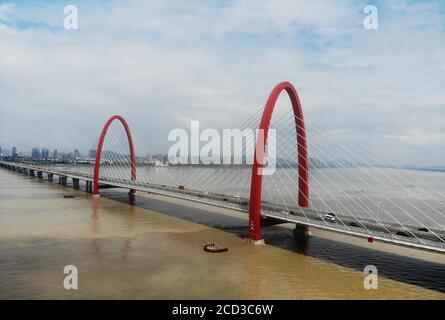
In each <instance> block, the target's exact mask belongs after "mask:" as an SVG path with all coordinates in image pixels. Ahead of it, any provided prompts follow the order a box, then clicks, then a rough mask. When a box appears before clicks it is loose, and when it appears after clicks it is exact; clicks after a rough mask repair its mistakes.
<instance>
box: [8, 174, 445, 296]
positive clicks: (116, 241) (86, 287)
mask: <svg viewBox="0 0 445 320" xmlns="http://www.w3.org/2000/svg"><path fill="white" fill-rule="evenodd" d="M66 192H67V189H66V188H64V187H62V186H59V185H56V184H49V183H47V182H43V181H38V180H37V179H32V178H30V177H25V176H22V175H17V174H13V173H9V172H5V171H3V170H1V171H0V202H1V203H2V205H1V207H0V298H32V299H39V298H40V299H41V298H68V299H73V298H111V299H114V298H124V299H127V298H136V299H160V298H167V299H168V298H172V299H185V298H189V299H195V298H212V299H243V298H253V299H257V298H283V299H312V298H322V299H325V298H327V299H330V298H364V299H389V298H401V299H403V298H425V299H443V298H445V286H444V283H445V281H444V279H445V271H444V269H445V268H444V266H445V258H444V256H441V255H435V254H426V253H425V254H423V253H421V252H420V253H419V252H415V253H413V252H414V251H409V250H408V251H406V250H405V249H403V250H402V249H400V251H399V248H398V247H392V246H387V247H385V251H377V250H372V248H370V247H366V244H363V243H362V242H360V241H361V240H356V239H353V240H349V239H347V241H346V242H345V241H343V240H344V239H341V238H338V237H339V236H334V235H330V234H329V233H319V234H317V232H316V230H313V232H314V234H315V235H314V236H310V237H308V236H305V235H304V234H302V233H300V234H298V233H295V235H294V236H293V235H292V229H291V228H288V226H286V225H285V226H275V227H271V228H268V229H266V230H265V238H266V241H267V243H268V244H269V245H268V246H265V247H254V246H251V245H249V244H246V243H243V242H242V241H241V238H242V237H243V236H244V235H245V232H246V227H245V226H246V220H245V219H246V217H245V216H242V214H240V213H236V212H231V211H229V210H225V209H217V208H207V207H205V206H202V205H199V204H193V203H184V202H183V201H180V200H169V201H167V200H166V199H165V198H161V197H156V196H150V197H148V196H144V195H138V196H136V198H135V199H133V200H132V201H133V205H131V203H129V202H131V201H129V197H128V195H127V193H126V192H119V191H113V190H106V194H107V196H106V197H101V198H94V197H91V196H90V195H88V194H86V193H82V192H78V191H73V193H74V194H75V195H76V198H74V199H64V198H63V197H62V194H63V193H66ZM134 201H135V202H134ZM161 213H162V214H161ZM208 241H214V242H217V243H219V244H221V245H224V246H228V247H229V252H227V253H224V254H208V253H206V252H204V251H203V250H202V245H203V244H205V243H207V242H208ZM375 245H376V246H377V244H375ZM373 248H374V247H373ZM379 248H380V247H379ZM396 253H403V256H401V255H399V254H396ZM410 255H411V256H410ZM67 264H73V265H76V266H77V267H78V269H79V290H77V291H67V290H64V289H63V286H62V282H63V277H64V275H63V267H64V266H65V265H67ZM368 264H374V265H376V266H377V267H378V269H379V275H380V279H379V289H378V290H376V291H373V290H365V289H364V288H363V273H362V270H363V268H364V266H366V265H368Z"/></svg>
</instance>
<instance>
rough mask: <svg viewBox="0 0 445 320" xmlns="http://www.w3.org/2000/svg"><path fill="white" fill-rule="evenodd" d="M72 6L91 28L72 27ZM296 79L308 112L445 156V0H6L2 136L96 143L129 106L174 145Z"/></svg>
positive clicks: (2, 12) (389, 144)
mask: <svg viewBox="0 0 445 320" xmlns="http://www.w3.org/2000/svg"><path fill="white" fill-rule="evenodd" d="M68 4H73V5H76V6H77V8H78V14H79V29H78V30H65V29H64V27H63V20H64V18H65V14H64V13H63V8H64V6H65V5H68ZM367 4H373V5H376V6H377V7H378V9H379V28H378V30H366V29H364V27H363V19H364V18H365V14H364V13H363V8H364V7H365V5H367ZM283 80H288V81H291V82H292V83H293V84H294V85H295V86H296V87H297V90H298V92H299V94H300V98H301V100H302V103H303V108H304V112H305V116H306V118H307V122H308V123H312V124H314V126H317V125H320V126H321V124H323V125H325V124H326V123H329V126H330V127H331V129H335V130H336V131H335V133H336V135H338V136H339V139H347V138H348V137H353V138H354V139H355V140H358V141H359V142H360V143H362V144H363V145H364V146H366V147H368V148H370V150H372V151H373V152H376V153H378V154H379V155H381V156H383V157H386V158H389V159H391V160H393V161H396V162H397V163H400V164H434V165H438V164H443V165H445V2H443V1H404V0H400V1H391V0H390V1H353V0H350V1H346V0H344V1H318V0H311V1H303V0H301V1H298V0H280V1H276V0H273V1H271V0H262V1H244V0H240V1H222V0H219V1H179V0H177V1H91V0H89V1H12V2H8V1H6V2H5V1H0V146H1V147H3V148H10V147H11V146H12V145H17V146H18V147H19V149H30V148H31V147H33V146H38V147H49V148H51V149H53V148H58V149H59V150H72V149H73V148H79V149H81V150H88V149H89V148H90V147H92V145H93V143H94V142H95V141H96V139H97V136H98V135H99V131H100V129H101V126H102V125H103V123H104V122H105V121H106V119H107V118H108V117H109V116H110V115H112V114H115V113H119V114H122V115H123V116H124V117H125V118H126V119H127V120H128V122H130V124H131V127H132V130H133V132H134V134H135V135H136V136H137V138H138V139H139V140H141V141H143V142H144V144H145V145H146V146H147V147H148V148H149V149H150V150H153V152H166V151H167V150H168V147H169V146H170V143H169V142H168V141H167V135H168V132H169V130H170V129H172V128H175V127H184V128H187V127H188V126H189V124H190V120H193V119H195V120H200V121H201V123H202V126H205V127H216V128H233V127H236V126H237V125H238V124H240V123H241V122H242V121H243V120H244V119H247V118H248V117H249V116H250V115H251V114H252V113H254V112H255V111H257V110H258V109H259V108H260V107H261V106H263V105H264V102H265V100H266V99H267V95H268V94H269V92H270V90H271V89H272V87H273V86H274V85H275V84H276V83H278V82H280V81H283ZM280 101H282V99H280ZM282 104H284V105H285V106H286V105H287V103H286V102H282Z"/></svg>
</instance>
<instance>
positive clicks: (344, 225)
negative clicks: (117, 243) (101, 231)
mask: <svg viewBox="0 0 445 320" xmlns="http://www.w3.org/2000/svg"><path fill="white" fill-rule="evenodd" d="M0 167H1V168H4V169H9V170H12V171H16V172H23V173H26V174H28V173H30V172H32V173H33V175H34V173H35V172H37V173H38V177H39V178H43V173H45V174H46V175H47V176H48V177H52V175H55V176H57V177H59V179H62V183H61V184H64V185H67V181H66V179H67V178H70V179H72V181H73V188H76V189H79V188H80V185H79V181H85V183H86V191H87V192H92V190H93V189H92V184H93V176H92V175H91V174H86V173H80V172H73V171H70V170H63V169H61V168H57V169H54V168H53V167H45V166H39V165H35V164H29V163H19V162H9V161H0ZM76 181H77V183H76ZM59 182H60V180H59ZM99 185H100V188H125V189H133V190H136V191H141V192H147V193H153V194H157V195H162V196H167V197H173V198H178V199H185V200H189V201H194V202H199V203H205V204H209V205H213V206H217V207H223V208H229V209H232V210H237V211H240V212H244V213H248V210H249V203H248V201H249V200H248V199H246V198H240V197H237V196H233V195H224V194H216V193H208V192H205V191H199V190H190V189H187V188H179V186H168V185H159V184H152V183H143V182H140V181H131V180H124V179H111V178H107V177H102V178H100V179H99ZM261 213H262V216H263V219H264V220H263V221H264V224H265V225H266V226H267V225H274V224H278V223H294V224H299V225H304V226H310V227H315V228H319V229H324V230H329V231H333V232H340V233H344V234H349V235H352V236H357V237H361V238H368V239H369V240H370V241H374V240H377V241H382V242H387V243H393V244H397V245H402V246H408V247H413V248H417V249H422V250H427V251H433V252H439V253H445V242H444V241H441V240H440V239H438V237H437V236H439V237H440V238H442V239H444V240H445V231H444V230H434V229H428V228H422V227H420V226H408V225H404V226H401V225H400V224H396V223H389V222H384V221H378V222H377V221H375V220H371V219H366V218H361V217H360V218H354V217H352V216H350V215H340V214H337V213H335V219H334V221H331V219H328V217H327V216H326V214H328V212H320V211H318V210H314V209H310V208H301V207H288V206H287V207H286V206H283V205H279V204H273V203H268V202H263V203H262V212H261ZM436 235H437V236H436Z"/></svg>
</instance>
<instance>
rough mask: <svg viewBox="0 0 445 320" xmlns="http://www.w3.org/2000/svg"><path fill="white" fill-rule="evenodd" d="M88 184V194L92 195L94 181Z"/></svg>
mask: <svg viewBox="0 0 445 320" xmlns="http://www.w3.org/2000/svg"><path fill="white" fill-rule="evenodd" d="M85 183H86V190H85V191H86V192H88V193H92V192H93V182H92V181H85Z"/></svg>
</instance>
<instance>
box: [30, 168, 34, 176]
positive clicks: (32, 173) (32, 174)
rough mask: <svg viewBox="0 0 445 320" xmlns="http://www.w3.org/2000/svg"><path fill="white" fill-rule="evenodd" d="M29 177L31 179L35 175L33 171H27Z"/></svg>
mask: <svg viewBox="0 0 445 320" xmlns="http://www.w3.org/2000/svg"><path fill="white" fill-rule="evenodd" d="M29 175H30V176H31V177H34V176H35V174H34V170H32V169H31V170H29Z"/></svg>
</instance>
